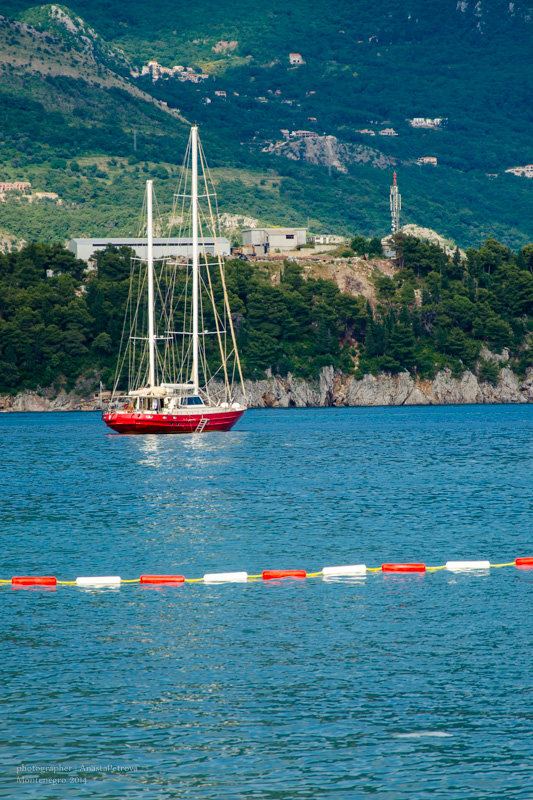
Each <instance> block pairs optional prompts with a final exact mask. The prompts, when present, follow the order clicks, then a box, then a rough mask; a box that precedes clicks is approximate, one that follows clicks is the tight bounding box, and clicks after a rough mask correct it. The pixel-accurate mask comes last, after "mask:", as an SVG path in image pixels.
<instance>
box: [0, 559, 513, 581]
mask: <svg viewBox="0 0 533 800" xmlns="http://www.w3.org/2000/svg"><path fill="white" fill-rule="evenodd" d="M515 566H516V562H515V561H509V562H508V563H506V564H491V565H490V567H491V569H497V568H498V567H515ZM439 569H446V565H445V564H444V565H442V566H436V567H426V570H427V571H428V572H429V571H431V572H435V571H436V570H439ZM366 571H367V572H382V569H381V567H367V568H366ZM323 574H324V573H323V571H322V570H320V572H308V573H307V577H308V578H319V577H320V576H321V575H323ZM262 577H263V574H262V573H260V574H259V575H248V580H260V579H261V578H262ZM203 580H204V579H203V578H185V583H203ZM140 582H141V579H140V578H131V579H128V580H122V581H121V583H140ZM11 583H12V580H11V579H9V578H0V585H2V584H4V585H9V584H11ZM57 585H58V586H76V581H57Z"/></svg>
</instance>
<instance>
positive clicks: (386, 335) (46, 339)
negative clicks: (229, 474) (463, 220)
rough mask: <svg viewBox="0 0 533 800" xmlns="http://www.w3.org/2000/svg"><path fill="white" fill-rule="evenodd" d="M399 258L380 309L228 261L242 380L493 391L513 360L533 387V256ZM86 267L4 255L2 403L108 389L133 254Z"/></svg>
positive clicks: (288, 266)
mask: <svg viewBox="0 0 533 800" xmlns="http://www.w3.org/2000/svg"><path fill="white" fill-rule="evenodd" d="M368 244H369V243H366V249H368ZM397 246H398V248H399V252H400V254H401V258H400V269H399V270H398V271H396V273H395V274H394V277H387V276H385V275H384V274H383V272H380V271H379V270H377V271H376V273H375V278H374V284H375V288H376V302H375V303H374V304H373V305H371V304H370V303H369V302H368V301H366V300H365V299H364V297H362V296H353V295H351V294H346V293H342V292H341V291H340V290H339V288H338V287H337V285H336V284H335V283H333V281H331V280H324V279H316V278H312V277H311V278H307V279H306V278H304V273H303V269H302V267H301V266H300V265H298V264H296V263H294V262H285V264H284V265H282V268H281V270H280V272H276V273H275V274H274V273H273V272H272V268H271V267H269V266H268V265H260V264H254V265H252V264H250V263H246V262H242V261H230V262H229V263H228V264H227V284H228V290H229V295H230V303H231V307H232V312H233V315H234V322H235V327H236V330H237V334H238V343H239V350H240V352H241V358H242V364H243V368H244V372H245V375H246V376H247V377H251V378H260V377H264V374H265V371H266V370H271V371H272V372H273V373H275V374H281V375H285V374H287V373H288V372H291V373H292V374H293V375H297V376H301V377H304V378H311V377H316V376H317V375H318V373H319V372H320V370H321V368H322V367H324V366H329V365H333V366H334V367H335V368H337V369H340V370H342V371H343V372H344V373H347V374H355V375H358V376H361V375H363V374H365V373H369V372H371V373H377V372H380V371H386V372H391V373H397V372H400V371H404V370H408V371H409V372H410V373H411V374H413V375H418V376H421V377H432V376H433V375H434V374H435V373H436V372H437V371H438V370H439V369H441V368H443V367H449V368H451V369H452V371H453V373H454V374H455V375H459V374H461V373H462V372H463V371H464V370H465V369H466V368H469V369H471V370H474V371H476V372H477V374H478V375H479V377H480V378H482V379H484V380H490V381H496V380H497V376H498V370H499V367H498V366H497V365H496V364H495V363H494V362H493V361H492V360H491V359H490V358H486V359H484V358H483V357H482V352H483V353H485V355H486V351H482V348H483V346H485V347H486V348H488V350H490V351H492V352H496V353H499V352H502V351H503V352H504V360H503V361H504V363H508V365H509V366H510V367H511V368H512V369H513V370H514V371H515V372H517V373H518V374H524V372H525V370H526V368H527V367H528V366H530V365H531V364H532V363H533V352H532V350H531V348H530V347H528V344H527V342H528V333H530V332H531V320H532V313H533V245H529V246H526V247H524V248H523V249H522V250H520V252H519V253H518V254H514V253H513V252H512V251H510V250H509V249H507V248H506V247H504V246H503V245H501V244H499V243H498V242H496V241H495V240H489V241H487V242H486V243H485V244H484V245H483V246H482V247H481V248H479V249H470V250H468V252H467V258H466V260H465V261H462V260H461V258H460V256H459V253H458V252H457V253H456V255H455V256H454V257H448V256H446V255H445V254H444V253H443V251H442V250H440V249H439V248H438V247H436V246H435V245H430V244H426V243H424V242H419V241H417V240H416V239H413V238H410V237H405V236H399V237H398V240H397ZM353 247H354V248H355V250H349V251H347V252H346V253H345V256H350V254H354V253H355V251H357V250H361V249H365V243H364V240H362V238H361V237H357V238H356V239H355V240H354V242H353ZM85 267H86V265H85V264H84V262H81V261H77V260H76V259H75V258H74V257H73V255H72V254H71V253H70V252H69V251H67V250H64V249H63V248H62V247H60V246H50V245H45V244H34V245H29V246H27V247H26V248H24V249H23V250H22V251H21V252H19V253H11V254H9V255H0V392H6V393H7V392H16V391H20V390H22V389H27V388H32V389H35V388H38V387H49V386H53V385H54V386H55V388H56V390H59V388H61V387H63V388H67V389H71V388H72V387H74V386H75V385H76V383H77V382H79V381H80V379H81V384H82V385H83V386H84V389H85V390H86V391H88V390H89V389H90V388H94V387H97V386H98V384H99V381H100V379H101V380H102V381H103V382H104V384H105V385H106V386H108V387H111V385H112V382H113V374H114V367H115V362H116V358H117V352H118V348H119V344H120V339H121V335H122V326H123V318H124V311H125V304H126V299H127V295H128V287H129V274H130V252H129V251H128V250H127V249H125V248H124V249H121V250H112V249H111V250H107V251H101V252H100V253H99V254H98V256H97V267H98V269H97V272H96V273H91V274H89V275H87V274H86V272H85ZM215 290H216V287H215ZM500 366H501V364H500ZM78 385H80V384H78Z"/></svg>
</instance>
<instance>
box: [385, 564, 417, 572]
mask: <svg viewBox="0 0 533 800" xmlns="http://www.w3.org/2000/svg"><path fill="white" fill-rule="evenodd" d="M381 569H382V571H383V572H425V571H426V565H425V564H382V565H381Z"/></svg>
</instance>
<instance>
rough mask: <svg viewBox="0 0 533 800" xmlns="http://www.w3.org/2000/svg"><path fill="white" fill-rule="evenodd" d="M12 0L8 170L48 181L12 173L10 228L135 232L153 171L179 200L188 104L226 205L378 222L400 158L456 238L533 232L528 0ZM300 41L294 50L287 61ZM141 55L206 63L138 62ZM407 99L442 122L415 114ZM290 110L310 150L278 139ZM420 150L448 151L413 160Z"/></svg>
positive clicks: (276, 214) (292, 126)
mask: <svg viewBox="0 0 533 800" xmlns="http://www.w3.org/2000/svg"><path fill="white" fill-rule="evenodd" d="M2 8H3V13H4V15H5V17H4V18H3V20H1V21H0V57H1V64H0V67H1V69H0V106H1V108H2V119H3V125H2V129H1V130H0V144H1V147H0V164H1V166H2V171H3V178H4V180H15V179H17V180H26V181H31V183H32V193H33V194H35V193H43V192H46V193H52V195H56V196H57V197H54V196H51V197H50V196H48V197H45V198H39V197H36V196H34V197H32V201H31V202H30V201H29V200H28V198H25V197H19V196H17V195H16V193H15V194H12V193H7V194H6V195H5V196H4V199H5V202H3V203H1V204H0V233H5V234H10V235H12V236H13V237H15V238H16V239H19V240H20V239H24V240H26V241H32V240H46V241H48V242H53V241H58V240H59V241H62V240H64V239H65V238H70V237H72V236H83V235H94V234H99V235H104V234H107V235H112V234H115V233H118V234H128V233H129V234H135V233H136V232H137V208H138V206H139V200H138V198H139V197H140V196H141V195H142V183H143V181H144V180H145V178H146V177H147V176H151V177H155V178H156V180H157V181H158V182H159V186H160V191H159V197H160V202H161V205H162V208H163V210H164V209H165V208H168V207H169V206H170V199H171V194H172V191H173V189H174V187H175V183H176V170H177V167H178V165H179V164H180V163H181V159H182V155H183V150H184V145H185V139H186V129H187V124H188V122H190V121H193V120H195V121H197V122H198V123H199V124H200V126H201V129H202V134H203V139H204V143H205V145H206V151H207V154H208V158H209V161H210V162H211V164H212V165H213V166H214V167H215V170H214V178H215V182H216V184H217V189H218V192H219V201H220V202H219V205H220V208H221V210H222V211H225V212H229V213H232V214H240V215H246V216H251V217H254V218H256V219H258V220H259V221H260V222H264V223H269V224H281V225H283V224H307V222H308V220H309V224H310V227H311V228H312V229H313V230H314V231H316V232H320V231H325V230H329V231H331V232H339V233H345V234H350V233H352V232H354V231H357V232H358V233H361V234H363V235H365V236H382V235H384V234H385V233H386V232H387V231H388V229H389V210H388V187H389V185H390V182H391V172H392V168H393V166H394V167H395V168H396V169H397V171H398V175H399V181H400V188H401V192H402V197H403V212H402V213H403V216H402V220H403V221H404V222H412V223H417V224H419V225H423V226H426V227H430V228H433V229H436V230H438V231H439V232H440V233H442V234H444V235H447V236H449V237H451V238H453V239H454V240H455V241H457V242H458V243H459V244H460V245H461V246H468V245H473V246H479V244H480V243H481V242H482V241H484V240H485V239H486V238H487V237H489V236H491V237H494V238H497V239H498V240H500V241H502V242H504V243H505V244H506V245H508V246H511V247H513V248H515V249H516V248H519V247H521V246H523V245H524V244H527V243H528V242H529V241H531V240H532V239H533V228H532V223H531V220H532V219H533V213H532V212H533V203H532V193H533V192H532V189H533V180H528V179H527V178H520V177H516V176H515V175H511V174H508V173H506V171H505V170H506V169H509V168H511V167H515V166H520V165H526V164H529V163H532V162H533V150H532V144H531V141H532V138H531V122H532V114H533V112H532V107H531V102H530V91H529V86H528V75H529V74H530V72H531V68H532V65H531V48H530V37H531V19H532V16H531V9H530V8H529V6H527V5H526V4H525V3H513V4H509V3H504V2H501V0H481V2H477V3H474V2H471V0H463V1H462V2H461V3H456V2H455V0H438V2H437V0H429V1H428V0H425V1H423V0H413V1H412V2H411V3H410V4H409V8H407V7H406V6H404V5H400V6H398V4H396V3H393V2H392V0H377V2H376V3H373V4H371V5H368V4H367V3H363V2H360V1H359V0H355V1H354V0H350V2H348V0H341V2H339V3H336V4H335V6H334V7H332V6H331V4H327V3H325V2H324V0H305V1H304V0H296V1H295V2H293V3H291V4H289V5H287V4H286V3H285V2H282V0H272V2H271V3H269V5H268V8H267V9H266V10H265V9H264V8H262V7H260V6H257V4H254V3H250V2H248V0H239V1H238V2H236V3H231V4H230V3H227V2H225V1H224V0H221V1H220V2H214V0H200V1H199V2H198V3H195V4H194V5H192V6H191V5H190V4H189V5H186V6H184V5H180V4H176V3H174V2H171V1H170V0H161V1H160V3H158V6H157V13H155V12H154V10H153V9H152V7H151V6H149V5H147V4H146V3H144V2H139V1H138V0H133V1H132V2H130V3H128V4H124V3H122V2H119V0H108V1H107V2H100V0H72V2H69V4H68V6H60V7H59V6H51V5H48V6H44V5H43V6H41V5H37V4H35V3H34V2H31V1H28V0H5V2H4V3H3V4H2ZM77 15H79V18H78V17H77ZM290 53H297V54H300V55H301V60H302V62H303V63H301V64H296V65H292V64H290V61H289V54H290ZM149 60H156V61H157V62H159V64H161V65H163V66H164V67H167V68H169V67H172V66H174V65H180V66H181V67H182V68H183V69H184V70H187V69H190V70H191V71H192V72H193V73H194V74H196V75H205V76H207V77H206V78H205V79H201V80H200V79H199V82H193V81H191V80H181V79H178V77H177V76H176V75H169V74H167V73H165V74H161V75H156V74H155V73H153V72H150V73H147V74H145V75H142V74H140V73H141V68H142V66H143V65H146V64H147V62H148V61H149ZM414 118H428V119H441V120H442V124H440V123H439V125H438V126H437V127H436V128H434V129H431V128H418V127H413V125H412V124H410V123H409V120H411V119H414ZM282 129H284V130H287V131H289V133H290V132H291V131H299V130H307V131H309V132H310V133H311V134H316V135H317V136H318V137H319V139H318V145H320V146H317V147H316V148H315V151H316V152H318V153H319V155H318V156H315V155H309V153H307V151H306V150H305V148H303V146H302V147H299V148H298V147H295V148H293V149H292V150H291V149H288V148H286V147H285V148H284V147H279V146H278V145H279V143H280V142H282V141H284V140H283V135H282V133H281V130H282ZM387 130H393V131H394V133H395V134H397V135H381V134H382V132H383V131H387ZM365 131H366V132H365ZM327 137H330V138H327ZM331 137H333V139H332V138H331ZM294 141H295V142H296V143H298V142H299V141H300V140H298V138H297V137H296V139H295V140H294ZM301 141H303V140H301ZM328 148H329V149H328ZM321 151H322V155H321V154H320V153H321ZM330 151H331V152H330ZM324 153H325V155H324ZM328 153H330V155H328ZM424 157H432V158H436V159H437V162H438V163H437V166H432V165H422V166H420V165H419V164H417V160H418V159H420V158H424ZM295 158H296V159H297V160H294V159H295ZM313 161H315V162H316V163H312V162H313Z"/></svg>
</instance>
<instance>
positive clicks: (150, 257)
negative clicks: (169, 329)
mask: <svg viewBox="0 0 533 800" xmlns="http://www.w3.org/2000/svg"><path fill="white" fill-rule="evenodd" d="M146 215H147V223H146V227H147V231H146V233H147V239H148V248H147V249H148V253H147V264H148V351H149V356H150V375H149V384H148V385H149V386H150V388H153V387H154V386H155V334H154V251H153V222H152V181H146Z"/></svg>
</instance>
